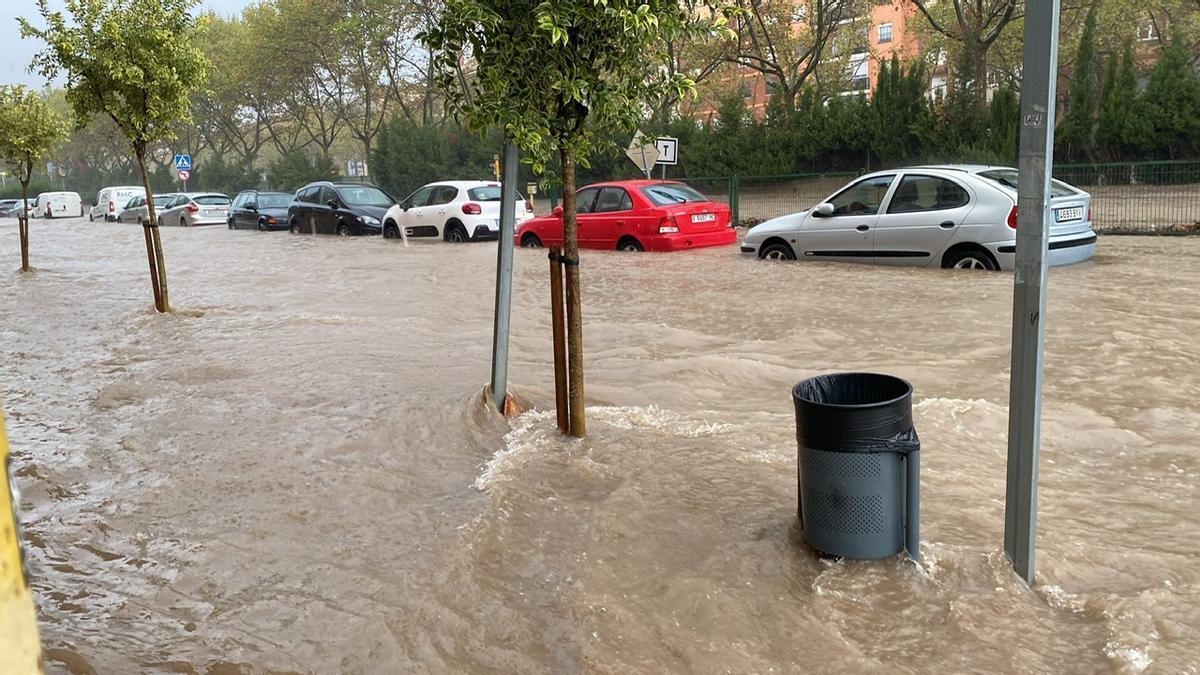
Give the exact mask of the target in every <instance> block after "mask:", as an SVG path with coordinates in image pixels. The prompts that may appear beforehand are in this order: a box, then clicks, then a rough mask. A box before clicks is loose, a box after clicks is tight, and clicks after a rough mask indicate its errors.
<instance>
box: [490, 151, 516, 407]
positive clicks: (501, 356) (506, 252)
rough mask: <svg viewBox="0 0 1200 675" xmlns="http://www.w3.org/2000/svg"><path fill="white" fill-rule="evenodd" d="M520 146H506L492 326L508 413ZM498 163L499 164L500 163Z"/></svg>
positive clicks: (501, 397)
mask: <svg viewBox="0 0 1200 675" xmlns="http://www.w3.org/2000/svg"><path fill="white" fill-rule="evenodd" d="M518 159H519V157H518V153H517V146H516V144H514V143H513V142H512V141H508V140H506V141H505V143H504V173H503V174H502V179H501V183H500V241H499V242H498V243H499V246H497V247H496V248H497V250H496V316H495V322H494V323H493V325H492V398H493V399H495V401H496V407H497V408H498V409H499V410H500V413H501V414H503V413H504V408H505V406H504V403H505V399H506V398H507V397H508V332H509V324H510V321H511V318H512V276H513V236H514V234H515V230H516V221H517V161H518ZM497 164H499V163H498V162H497Z"/></svg>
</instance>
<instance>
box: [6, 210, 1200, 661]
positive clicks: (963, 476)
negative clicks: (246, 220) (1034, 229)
mask: <svg viewBox="0 0 1200 675" xmlns="http://www.w3.org/2000/svg"><path fill="white" fill-rule="evenodd" d="M163 239H164V245H165V250H166V256H167V265H168V271H169V273H170V283H171V289H172V300H173V304H174V305H175V307H176V309H177V311H176V312H175V313H174V314H171V315H169V316H157V315H155V314H154V313H153V312H152V310H151V303H150V292H149V283H148V280H147V272H146V263H145V257H144V255H145V248H144V245H143V243H142V238H141V231H140V228H138V227H136V226H131V225H116V224H99V223H95V224H92V223H87V222H80V221H53V222H45V221H34V224H33V228H32V262H33V265H34V267H35V268H36V271H35V272H34V273H32V274H20V273H18V272H15V271H13V270H15V268H16V267H17V266H18V261H19V258H18V256H17V234H16V224H15V221H12V220H6V221H0V252H3V256H4V258H3V260H4V261H7V262H4V263H2V264H0V267H3V268H4V271H3V272H0V279H2V280H3V283H2V285H3V292H2V293H0V392H2V395H3V403H4V407H5V409H6V410H7V413H8V416H9V432H10V435H11V440H12V444H13V446H14V453H15V458H14V466H13V471H14V474H15V480H16V482H17V483H18V485H19V487H20V489H21V492H22V494H23V500H22V507H23V511H24V520H25V527H24V532H25V536H26V543H27V548H28V551H27V557H28V567H29V572H30V576H31V579H32V583H33V585H34V587H35V591H36V596H37V602H38V610H39V615H40V621H41V630H42V637H43V641H44V644H45V648H46V657H47V666H48V668H49V670H50V671H51V672H71V673H92V672H98V673H135V672H166V673H275V672H316V673H396V672H472V673H475V672H478V673H489V672H491V673H533V672H545V673H575V672H601V673H609V672H612V673H617V672H620V673H629V672H647V673H659V672H687V673H709V672H714V673H715V672H759V673H770V672H932V671H942V672H968V671H999V672H1097V671H1101V672H1105V671H1116V672H1139V671H1149V672H1161V673H1178V672H1193V673H1194V672H1197V668H1198V667H1200V666H1198V664H1200V499H1198V497H1200V488H1198V485H1200V481H1198V475H1200V448H1198V445H1200V442H1198V439H1200V347H1198V346H1197V342H1198V340H1200V303H1198V302H1196V300H1195V294H1196V292H1197V288H1200V239H1178V238H1133V237H1111V238H1104V239H1102V240H1101V243H1100V247H1099V252H1098V255H1097V257H1096V259H1095V260H1094V261H1093V262H1091V263H1087V264H1084V265H1079V266H1074V267H1070V268H1064V269H1055V270H1052V271H1051V273H1050V291H1049V294H1050V298H1049V307H1048V321H1047V355H1046V376H1045V391H1046V398H1045V412H1044V424H1043V443H1042V458H1041V491H1040V512H1039V537H1038V544H1039V548H1038V558H1037V562H1038V577H1037V583H1036V584H1035V585H1034V586H1033V588H1032V589H1030V588H1029V587H1027V586H1026V585H1025V584H1024V583H1023V582H1021V581H1020V580H1019V579H1018V578H1017V577H1016V576H1015V575H1014V574H1013V573H1012V572H1011V570H1010V569H1009V567H1008V565H1007V563H1006V561H1005V557H1004V553H1003V546H1002V541H1003V521H1004V481H1005V457H1006V431H1007V421H1006V409H1007V401H1008V398H1007V397H1008V394H1007V392H1008V365H1009V337H1010V330H1011V328H1010V323H1009V317H1010V314H1011V297H1012V276H1011V275H1010V274H1002V273H970V272H949V271H944V270H915V269H898V268H886V267H865V266H839V265H836V264H820V263H812V264H804V263H767V262H762V261H755V260H748V259H743V258H741V257H739V254H738V253H737V252H736V248H735V247H729V248H725V249H720V250H712V249H710V250H703V251H696V252H689V253H684V254H618V253H615V252H614V253H602V252H586V253H585V255H584V256H583V266H582V275H583V301H584V315H585V343H586V364H587V378H588V379H587V394H588V406H589V407H588V418H589V425H590V426H589V431H590V434H589V436H588V437H587V438H586V439H584V440H570V439H566V438H563V437H561V436H560V435H559V434H558V433H557V431H556V430H555V422H554V413H553V401H554V394H553V374H552V367H551V348H550V337H549V336H550V328H549V325H550V322H549V310H548V295H549V292H548V269H547V262H546V259H545V255H544V253H542V252H536V251H524V250H521V251H518V252H517V256H516V277H515V286H514V309H513V333H512V335H513V339H512V363H511V367H510V370H509V373H510V376H511V380H512V383H513V384H512V388H513V390H514V391H515V392H516V394H517V395H518V396H519V398H521V399H522V400H523V401H525V402H526V403H527V404H529V405H530V406H531V407H532V410H531V411H530V412H527V413H525V414H524V415H522V416H520V417H518V418H516V419H514V420H505V419H503V418H501V417H498V416H497V415H496V414H494V413H493V412H491V411H490V409H489V408H488V406H487V403H486V400H485V398H484V397H483V396H482V395H481V391H482V390H483V387H484V384H485V382H486V381H487V379H488V368H489V356H490V342H491V334H492V301H493V296H492V294H493V280H494V276H493V275H494V268H495V245H494V244H471V245H458V246H455V245H448V244H444V243H417V242H414V243H413V245H412V246H411V247H409V248H404V247H403V246H401V245H399V244H395V243H393V242H386V241H382V240H380V239H378V238H373V239H350V240H342V239H337V238H334V237H310V236H294V235H290V234H288V233H269V234H268V233H258V232H241V231H238V232H231V231H228V230H226V229H225V228H207V229H190V230H189V229H180V228H170V229H164V230H163ZM840 370H873V371H881V372H887V373H892V374H895V375H898V376H901V377H904V378H906V379H908V380H910V381H911V382H912V383H913V385H914V388H915V392H916V393H915V406H914V416H915V421H916V427H917V429H918V431H919V433H920V434H921V438H922V441H923V444H924V452H923V453H922V455H923V458H922V460H923V461H922V464H923V466H922V469H923V475H922V485H923V495H922V496H923V507H924V508H923V514H922V526H923V530H922V539H923V542H922V553H923V556H924V560H923V562H922V563H921V564H920V565H917V564H914V563H912V562H909V561H907V560H905V559H902V558H899V557H897V558H895V559H888V560H884V561H877V562H852V561H836V560H830V559H825V558H818V557H816V556H814V555H813V553H812V552H811V551H810V550H809V549H807V548H806V547H805V546H804V545H803V543H802V541H801V538H800V533H799V532H798V529H797V526H796V523H795V520H796V519H795V505H796V470H795V457H796V443H795V434H794V426H793V411H792V403H791V400H790V388H791V386H792V385H793V384H794V383H796V382H797V381H799V380H801V379H803V378H805V377H808V376H811V375H814V374H818V373H825V372H831V371H840Z"/></svg>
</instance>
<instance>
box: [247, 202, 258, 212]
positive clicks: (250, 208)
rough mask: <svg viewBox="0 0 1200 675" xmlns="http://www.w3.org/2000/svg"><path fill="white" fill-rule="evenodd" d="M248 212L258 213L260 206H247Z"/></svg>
mask: <svg viewBox="0 0 1200 675" xmlns="http://www.w3.org/2000/svg"><path fill="white" fill-rule="evenodd" d="M246 210H247V211H253V212H255V213H258V204H247V205H246Z"/></svg>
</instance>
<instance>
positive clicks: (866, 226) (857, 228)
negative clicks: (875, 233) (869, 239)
mask: <svg viewBox="0 0 1200 675" xmlns="http://www.w3.org/2000/svg"><path fill="white" fill-rule="evenodd" d="M854 229H856V230H858V231H859V232H866V231H867V230H869V229H871V226H870V225H859V226H858V227H856V228H854Z"/></svg>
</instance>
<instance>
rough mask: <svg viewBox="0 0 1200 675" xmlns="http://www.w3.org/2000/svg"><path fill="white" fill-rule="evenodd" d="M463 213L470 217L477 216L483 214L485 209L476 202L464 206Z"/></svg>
mask: <svg viewBox="0 0 1200 675" xmlns="http://www.w3.org/2000/svg"><path fill="white" fill-rule="evenodd" d="M462 212H463V213H465V214H467V215H468V216H477V215H479V214H481V213H483V208H482V207H480V206H479V205H478V204H476V203H475V202H467V203H466V204H463V205H462Z"/></svg>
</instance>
